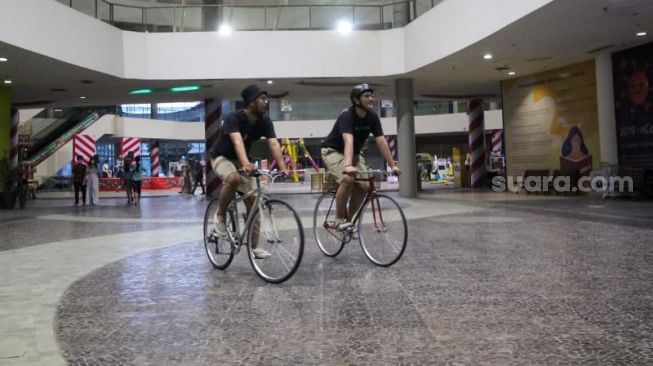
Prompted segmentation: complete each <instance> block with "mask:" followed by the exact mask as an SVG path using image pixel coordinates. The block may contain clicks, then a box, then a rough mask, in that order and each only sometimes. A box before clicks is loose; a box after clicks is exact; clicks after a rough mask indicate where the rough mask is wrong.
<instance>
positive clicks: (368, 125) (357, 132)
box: [322, 106, 383, 154]
mask: <svg viewBox="0 0 653 366" xmlns="http://www.w3.org/2000/svg"><path fill="white" fill-rule="evenodd" d="M355 108H356V107H354V106H351V107H350V108H349V109H347V110H345V111H343V112H342V113H340V116H339V117H338V119H337V120H336V123H335V125H333V129H332V130H331V132H329V135H328V136H327V137H326V138H325V139H324V140H323V141H322V147H330V148H332V149H335V150H337V151H338V152H340V153H344V151H345V141H344V140H343V139H342V134H343V133H350V134H352V135H354V154H360V151H361V148H362V147H363V145H364V144H365V141H367V138H368V137H369V136H370V133H372V134H373V135H374V137H379V136H383V128H382V127H381V119H380V118H379V116H378V115H377V114H376V113H374V112H373V111H367V113H366V114H365V117H363V118H358V115H357V114H356V109H355Z"/></svg>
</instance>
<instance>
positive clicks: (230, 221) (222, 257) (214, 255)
mask: <svg viewBox="0 0 653 366" xmlns="http://www.w3.org/2000/svg"><path fill="white" fill-rule="evenodd" d="M218 205H219V200H218V199H217V198H216V199H213V200H211V202H209V205H208V207H207V208H206V212H205V213H204V249H205V250H206V255H207V256H208V257H209V261H210V262H211V264H212V265H213V266H214V267H215V268H217V269H226V268H227V267H229V265H230V264H231V261H232V260H233V259H234V252H233V250H232V248H231V242H230V241H229V239H228V238H217V239H216V240H215V241H214V240H208V238H207V236H208V235H209V233H210V232H211V229H213V226H214V225H215V220H216V213H217V212H218ZM226 222H227V227H228V228H229V230H230V231H231V232H235V231H236V228H235V222H236V221H235V219H234V217H233V212H232V211H231V210H229V211H228V213H227V218H226Z"/></svg>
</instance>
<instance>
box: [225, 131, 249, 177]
mask: <svg viewBox="0 0 653 366" xmlns="http://www.w3.org/2000/svg"><path fill="white" fill-rule="evenodd" d="M229 138H230V139H231V143H232V144H233V145H234V150H235V151H236V157H237V158H238V161H239V162H240V165H241V166H242V168H243V169H244V170H245V171H247V172H248V173H251V172H253V171H254V169H255V168H254V164H252V163H250V161H249V158H248V157H247V152H246V151H245V142H244V141H243V137H242V136H241V134H240V132H232V133H230V134H229Z"/></svg>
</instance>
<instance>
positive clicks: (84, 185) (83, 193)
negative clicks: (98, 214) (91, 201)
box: [82, 184, 86, 205]
mask: <svg viewBox="0 0 653 366" xmlns="http://www.w3.org/2000/svg"><path fill="white" fill-rule="evenodd" d="M82 204H83V205H86V184H82Z"/></svg>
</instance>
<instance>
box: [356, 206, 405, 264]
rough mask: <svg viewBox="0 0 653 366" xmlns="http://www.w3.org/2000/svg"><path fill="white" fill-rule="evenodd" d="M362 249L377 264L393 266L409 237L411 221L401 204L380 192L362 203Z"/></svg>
mask: <svg viewBox="0 0 653 366" xmlns="http://www.w3.org/2000/svg"><path fill="white" fill-rule="evenodd" d="M358 236H359V239H360V243H361V248H362V249H363V253H365V256H367V258H368V259H369V260H371V261H372V263H374V264H376V265H377V266H382V267H387V266H391V265H392V264H394V263H395V262H397V261H398V260H399V258H401V255H402V254H404V250H406V242H407V241H408V225H407V224H406V217H405V216H404V212H403V211H402V210H401V207H400V206H399V204H398V203H397V202H396V201H395V200H393V199H392V198H390V197H388V196H385V195H382V194H379V195H376V196H375V197H372V198H371V199H370V200H368V201H367V202H366V203H365V206H363V208H362V210H361V213H360V216H359V219H358Z"/></svg>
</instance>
